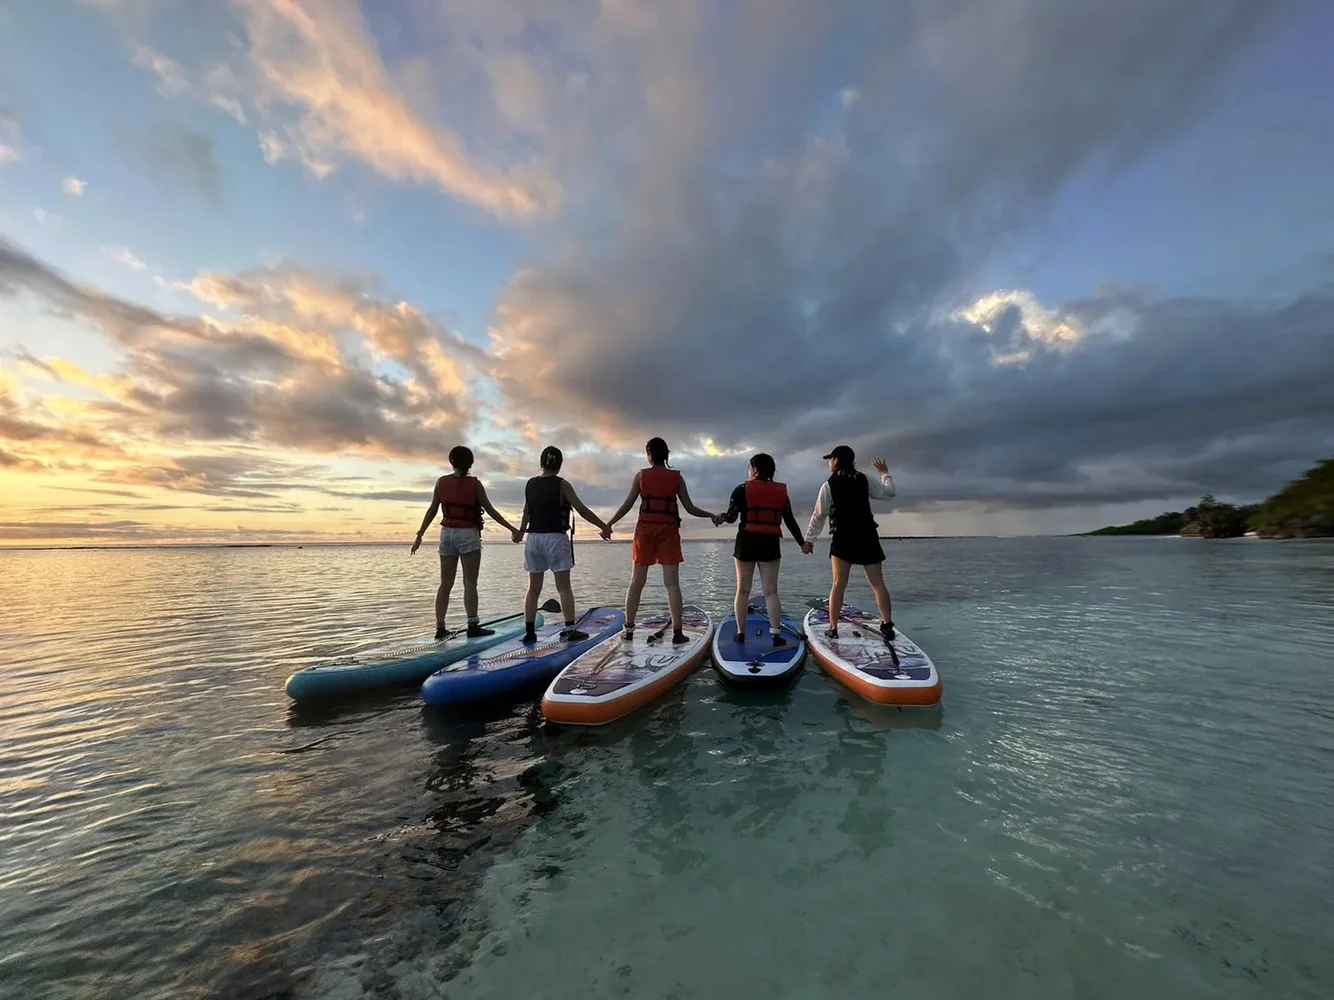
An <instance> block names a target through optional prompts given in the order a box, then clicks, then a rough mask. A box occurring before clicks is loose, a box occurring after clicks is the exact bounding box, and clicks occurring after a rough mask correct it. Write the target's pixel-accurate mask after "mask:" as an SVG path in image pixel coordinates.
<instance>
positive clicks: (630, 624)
mask: <svg viewBox="0 0 1334 1000" xmlns="http://www.w3.org/2000/svg"><path fill="white" fill-rule="evenodd" d="M647 582H648V567H647V566H640V565H638V564H637V563H636V564H635V565H634V568H633V570H632V572H631V573H630V586H629V587H627V588H626V591H625V627H626V629H627V630H630V629H633V628H634V627H635V615H637V614H639V598H640V597H642V596H643V594H644V584H645V583H647Z"/></svg>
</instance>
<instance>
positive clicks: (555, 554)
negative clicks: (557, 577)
mask: <svg viewBox="0 0 1334 1000" xmlns="http://www.w3.org/2000/svg"><path fill="white" fill-rule="evenodd" d="M523 568H524V569H526V570H527V571H528V572H529V573H545V572H546V571H547V570H550V571H551V572H553V573H568V572H569V571H570V570H572V569H574V546H573V545H572V544H571V542H570V536H569V535H567V534H565V533H564V532H560V531H540V532H538V533H537V534H535V535H529V536H528V540H527V541H526V542H524V545H523Z"/></svg>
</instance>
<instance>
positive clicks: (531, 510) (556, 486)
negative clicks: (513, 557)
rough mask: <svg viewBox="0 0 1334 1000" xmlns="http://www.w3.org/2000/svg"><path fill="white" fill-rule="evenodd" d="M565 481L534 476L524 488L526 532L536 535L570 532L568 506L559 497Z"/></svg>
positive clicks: (557, 478)
mask: <svg viewBox="0 0 1334 1000" xmlns="http://www.w3.org/2000/svg"><path fill="white" fill-rule="evenodd" d="M564 483H565V480H564V479H562V478H561V477H560V476H534V477H533V478H532V479H530V480H528V485H527V486H525V487H524V490H523V496H524V499H525V500H527V501H528V530H529V531H531V532H534V533H538V534H546V533H552V532H555V533H558V534H564V533H565V532H567V531H569V530H570V505H569V504H567V503H566V502H565V501H564V499H562V497H561V487H562V486H563V485H564Z"/></svg>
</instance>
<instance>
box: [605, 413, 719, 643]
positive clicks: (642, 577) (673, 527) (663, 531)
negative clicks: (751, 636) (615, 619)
mask: <svg viewBox="0 0 1334 1000" xmlns="http://www.w3.org/2000/svg"><path fill="white" fill-rule="evenodd" d="M644 453H645V455H646V456H647V457H648V462H649V466H648V468H647V469H640V470H639V471H638V472H636V473H635V478H634V479H633V480H632V481H631V482H630V493H629V494H628V495H627V496H626V498H625V503H623V504H621V507H620V510H618V511H617V512H616V513H615V514H613V515H612V516H611V518H609V519H608V521H607V526H608V527H611V526H612V525H614V524H615V523H616V522H617V521H619V520H620V519H621V518H623V517H625V515H626V514H628V513H629V512H630V508H631V507H632V506H633V505H634V502H635V500H639V520H638V521H637V522H636V523H635V540H634V546H633V549H632V552H631V555H630V559H631V562H632V563H633V564H634V570H633V572H632V574H631V576H630V586H629V588H627V590H626V592H625V633H624V638H626V639H633V638H634V635H635V615H636V614H637V613H638V612H639V598H640V596H641V595H642V594H643V592H644V584H645V583H646V582H647V581H648V569H649V567H650V566H653V565H660V566H662V582H663V585H664V586H666V588H667V607H668V608H669V609H670V610H671V613H672V642H674V643H682V642H689V641H690V640H689V638H688V637H687V636H686V634H685V633H684V632H682V631H681V609H682V606H683V604H684V602H683V600H682V598H681V577H680V570H681V563H683V562H685V556H684V555H683V554H682V553H681V512H680V509H681V508H682V507H684V508H685V510H686V512H687V513H689V514H693V515H694V516H695V517H706V518H710V519H712V518H713V516H714V515H712V514H710V513H709V512H708V511H707V510H704V509H703V508H702V507H696V506H695V504H694V502H693V501H692V500H691V499H690V491H689V490H688V489H686V481H685V479H684V478H683V477H682V475H681V473H680V472H678V471H677V470H676V469H673V468H671V467H669V466H668V465H667V459H668V456H669V455H670V454H671V452H670V450H669V449H668V448H667V442H666V441H664V440H663V439H662V438H659V437H655V438H650V439H649V442H648V444H646V445H645V446H644Z"/></svg>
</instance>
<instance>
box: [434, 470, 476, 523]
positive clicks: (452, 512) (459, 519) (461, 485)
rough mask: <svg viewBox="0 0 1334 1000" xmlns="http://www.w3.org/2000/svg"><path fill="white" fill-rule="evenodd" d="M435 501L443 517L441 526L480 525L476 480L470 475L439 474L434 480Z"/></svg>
mask: <svg viewBox="0 0 1334 1000" xmlns="http://www.w3.org/2000/svg"><path fill="white" fill-rule="evenodd" d="M435 502H436V503H438V504H439V505H440V510H441V512H442V513H443V515H444V517H443V519H442V520H441V521H440V526H441V527H442V528H477V529H478V530H479V531H480V530H481V527H482V505H481V503H480V502H478V500H477V480H476V479H475V478H473V477H472V476H441V477H440V478H439V479H437V480H436V481H435Z"/></svg>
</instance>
